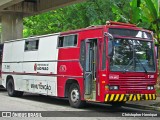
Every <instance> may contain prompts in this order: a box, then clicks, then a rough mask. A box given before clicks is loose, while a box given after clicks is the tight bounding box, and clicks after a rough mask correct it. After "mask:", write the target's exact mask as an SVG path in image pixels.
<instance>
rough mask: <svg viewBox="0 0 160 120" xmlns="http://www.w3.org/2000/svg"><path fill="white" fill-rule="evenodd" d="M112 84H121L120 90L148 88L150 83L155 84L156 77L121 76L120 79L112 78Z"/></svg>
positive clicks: (110, 82)
mask: <svg viewBox="0 0 160 120" xmlns="http://www.w3.org/2000/svg"><path fill="white" fill-rule="evenodd" d="M109 84H110V85H119V87H120V88H119V89H120V90H146V88H147V86H148V85H155V84H156V80H155V79H146V78H145V77H119V79H110V80H109Z"/></svg>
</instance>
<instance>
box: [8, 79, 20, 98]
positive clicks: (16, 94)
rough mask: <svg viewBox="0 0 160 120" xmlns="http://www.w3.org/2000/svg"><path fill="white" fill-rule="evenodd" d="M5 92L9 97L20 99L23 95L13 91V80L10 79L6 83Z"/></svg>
mask: <svg viewBox="0 0 160 120" xmlns="http://www.w3.org/2000/svg"><path fill="white" fill-rule="evenodd" d="M7 92H8V95H9V96H10V97H20V96H22V95H23V92H21V91H15V88H14V82H13V79H12V78H10V79H9V80H8V82H7Z"/></svg>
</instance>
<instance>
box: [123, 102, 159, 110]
mask: <svg viewBox="0 0 160 120" xmlns="http://www.w3.org/2000/svg"><path fill="white" fill-rule="evenodd" d="M123 106H125V107H133V108H139V109H146V110H155V111H160V107H155V106H146V105H138V104H131V103H126V104H124V105H123Z"/></svg>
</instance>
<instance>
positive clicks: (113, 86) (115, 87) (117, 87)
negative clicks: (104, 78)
mask: <svg viewBox="0 0 160 120" xmlns="http://www.w3.org/2000/svg"><path fill="white" fill-rule="evenodd" d="M118 89H119V86H117V85H112V86H109V90H118Z"/></svg>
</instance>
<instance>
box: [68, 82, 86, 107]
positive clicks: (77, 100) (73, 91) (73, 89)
mask: <svg viewBox="0 0 160 120" xmlns="http://www.w3.org/2000/svg"><path fill="white" fill-rule="evenodd" d="M68 97H69V103H70V106H71V107H74V108H81V107H84V105H85V101H82V100H81V95H80V90H79V85H78V84H77V83H73V84H72V85H71V86H70V88H69V95H68Z"/></svg>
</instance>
